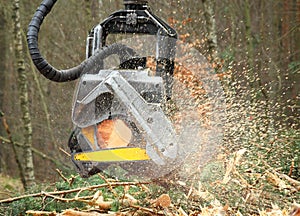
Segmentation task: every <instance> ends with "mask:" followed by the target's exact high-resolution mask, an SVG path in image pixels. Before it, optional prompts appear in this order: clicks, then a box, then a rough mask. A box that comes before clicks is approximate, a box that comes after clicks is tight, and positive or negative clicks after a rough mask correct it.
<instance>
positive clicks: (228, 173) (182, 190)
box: [0, 149, 300, 216]
mask: <svg viewBox="0 0 300 216" xmlns="http://www.w3.org/2000/svg"><path fill="white" fill-rule="evenodd" d="M246 157H247V156H246V151H245V150H244V149H242V150H239V151H237V152H235V153H234V154H232V155H231V157H229V158H228V159H227V161H226V166H225V163H224V158H221V159H219V160H215V161H213V162H211V163H209V164H207V165H206V166H205V167H204V168H203V169H202V170H201V174H200V175H195V173H198V174H199V172H198V171H197V172H195V173H189V175H188V176H187V175H182V176H181V177H175V176H174V177H173V178H170V179H168V180H166V179H162V180H158V181H155V182H153V181H152V182H147V181H146V182H145V181H143V182H141V181H117V180H115V179H112V178H109V177H107V176H104V175H102V174H98V175H94V176H92V177H90V178H88V179H83V178H81V177H80V176H78V175H67V174H66V176H64V174H63V173H62V172H60V171H58V174H59V176H60V177H61V181H58V182H56V183H54V184H40V185H37V186H36V187H35V188H33V189H32V190H30V191H28V192H25V194H24V192H23V190H22V184H21V182H20V181H18V180H16V179H11V178H9V177H7V176H0V177H1V178H0V183H1V184H0V191H1V193H0V195H1V196H0V198H1V200H0V215H1V216H2V215H3V216H10V215H30V216H42V215H48V216H120V215H175V216H188V215H189V216H196V215H197V216H198V215H199V216H210V215H218V216H225V215H240V216H241V215H259V216H277V215H278V216H300V205H299V202H300V182H299V181H298V180H296V179H294V178H291V177H289V176H288V175H285V174H283V173H282V172H280V171H278V170H274V169H272V168H269V169H268V170H265V171H263V172H260V173H259V172H256V171H255V170H254V168H253V167H248V168H247V170H245V169H244V168H243V166H244V165H245V163H247V158H246ZM3 200H4V201H3ZM297 203H298V204H297ZM4 212H5V213H4Z"/></svg>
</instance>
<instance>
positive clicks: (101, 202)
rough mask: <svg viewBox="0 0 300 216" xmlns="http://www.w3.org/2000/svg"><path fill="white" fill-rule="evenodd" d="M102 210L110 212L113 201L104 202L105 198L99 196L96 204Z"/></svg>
mask: <svg viewBox="0 0 300 216" xmlns="http://www.w3.org/2000/svg"><path fill="white" fill-rule="evenodd" d="M94 203H95V204H96V205H97V206H98V207H99V208H100V209H103V210H109V209H111V207H112V204H113V202H112V201H104V198H103V196H99V197H98V198H97V200H96V201H95V202H94Z"/></svg>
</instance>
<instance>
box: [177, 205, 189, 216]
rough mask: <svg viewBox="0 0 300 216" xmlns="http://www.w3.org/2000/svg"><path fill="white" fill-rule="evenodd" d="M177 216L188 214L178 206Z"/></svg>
mask: <svg viewBox="0 0 300 216" xmlns="http://www.w3.org/2000/svg"><path fill="white" fill-rule="evenodd" d="M178 213H179V214H178V216H188V214H187V213H186V212H185V211H184V210H183V209H182V208H181V207H180V208H179V209H178Z"/></svg>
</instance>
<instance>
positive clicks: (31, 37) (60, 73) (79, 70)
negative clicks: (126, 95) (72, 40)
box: [27, 0, 135, 82]
mask: <svg viewBox="0 0 300 216" xmlns="http://www.w3.org/2000/svg"><path fill="white" fill-rule="evenodd" d="M56 1H57V0H43V1H42V3H41V4H40V6H39V7H38V9H37V10H36V12H35V14H34V16H33V18H32V20H31V22H30V23H29V26H28V32H27V43H28V48H29V52H30V55H31V58H32V61H33V63H34V65H35V66H36V68H37V69H38V71H39V72H40V73H41V74H43V75H44V76H45V77H46V78H47V79H49V80H52V81H55V82H67V81H72V80H76V79H77V78H79V77H80V75H81V74H83V73H91V72H92V73H97V72H98V70H99V69H101V68H99V67H100V66H99V64H98V62H99V60H103V59H105V58H106V57H108V56H110V55H113V54H116V55H118V56H119V58H120V59H124V57H125V59H126V58H129V57H131V56H134V55H135V52H134V50H133V49H131V48H129V47H127V46H125V45H122V44H112V45H110V46H108V47H103V48H102V49H100V50H99V51H97V52H96V53H95V54H94V55H93V56H91V57H90V58H88V59H86V60H84V61H83V62H82V63H80V64H79V65H78V66H76V67H73V68H70V69H66V70H58V69H56V68H55V67H53V66H52V65H50V64H49V63H48V62H47V61H46V59H44V57H43V56H42V55H41V53H40V51H39V48H38V33H39V30H40V27H41V25H42V23H43V20H44V18H45V17H46V16H47V14H48V13H49V12H50V11H51V9H52V7H53V6H54V4H55V3H56ZM91 70H92V71H91Z"/></svg>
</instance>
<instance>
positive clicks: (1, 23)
mask: <svg viewBox="0 0 300 216" xmlns="http://www.w3.org/2000/svg"><path fill="white" fill-rule="evenodd" d="M4 11H5V9H4V8H3V6H2V5H1V6H0V29H6V19H5V14H4ZM6 40H7V37H6V32H5V31H0V50H1V55H0V70H1V72H0V112H1V110H3V104H4V101H3V100H4V99H3V95H4V87H5V73H4V72H5V71H6V64H5V62H6ZM3 131H4V130H3V129H2V126H1V125H0V136H1V135H4V134H3ZM2 154H3V153H2V151H0V173H1V172H2V171H3V168H4V166H5V165H4V162H3V161H2V160H3V156H2Z"/></svg>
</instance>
